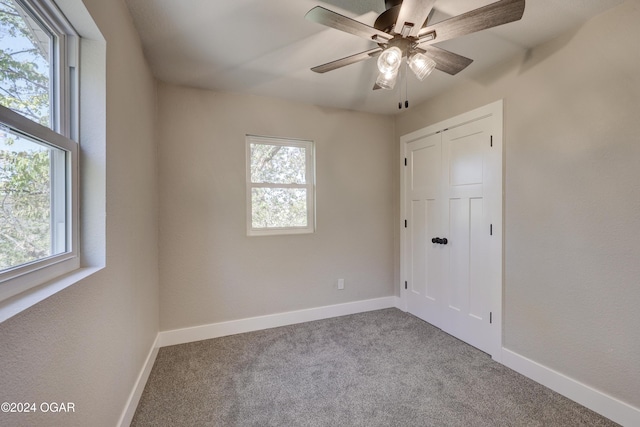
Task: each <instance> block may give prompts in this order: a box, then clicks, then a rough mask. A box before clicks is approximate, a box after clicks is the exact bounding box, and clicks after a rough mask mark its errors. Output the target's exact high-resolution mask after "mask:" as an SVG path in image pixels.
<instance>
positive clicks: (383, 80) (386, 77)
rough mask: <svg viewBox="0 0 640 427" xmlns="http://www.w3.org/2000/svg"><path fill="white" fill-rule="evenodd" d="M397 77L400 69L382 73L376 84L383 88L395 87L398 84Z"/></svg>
mask: <svg viewBox="0 0 640 427" xmlns="http://www.w3.org/2000/svg"><path fill="white" fill-rule="evenodd" d="M397 77H398V70H395V71H390V72H388V73H380V74H378V78H377V79H376V84H377V85H378V86H380V87H381V88H382V89H393V87H394V86H395V85H396V80H397Z"/></svg>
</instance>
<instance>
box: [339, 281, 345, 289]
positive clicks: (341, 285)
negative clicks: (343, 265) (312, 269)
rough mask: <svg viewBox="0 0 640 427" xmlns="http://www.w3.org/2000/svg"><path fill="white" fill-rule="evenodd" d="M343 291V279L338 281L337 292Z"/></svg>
mask: <svg viewBox="0 0 640 427" xmlns="http://www.w3.org/2000/svg"><path fill="white" fill-rule="evenodd" d="M343 289H344V279H338V290H339V291H341V290H343Z"/></svg>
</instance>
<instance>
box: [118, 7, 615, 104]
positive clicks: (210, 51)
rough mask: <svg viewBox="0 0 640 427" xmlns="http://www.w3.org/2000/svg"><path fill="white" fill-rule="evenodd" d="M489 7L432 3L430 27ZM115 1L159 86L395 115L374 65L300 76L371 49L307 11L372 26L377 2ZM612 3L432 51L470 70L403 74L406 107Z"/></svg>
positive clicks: (527, 17)
mask: <svg viewBox="0 0 640 427" xmlns="http://www.w3.org/2000/svg"><path fill="white" fill-rule="evenodd" d="M493 1H495V0H437V1H436V6H435V7H436V11H437V12H436V14H435V15H434V21H433V22H436V21H440V20H442V19H445V18H447V17H449V16H454V15H458V14H460V13H464V12H467V11H469V10H472V9H475V8H478V7H480V6H484V5H486V4H489V3H492V2H493ZM125 2H126V3H127V5H128V7H129V9H130V11H131V14H132V15H133V20H134V23H135V25H136V28H137V29H138V32H139V33H140V37H141V39H142V44H143V46H144V50H145V54H146V56H147V59H148V61H149V64H150V66H151V68H152V70H153V73H154V74H155V76H156V77H157V78H158V79H160V80H162V81H165V82H171V83H176V84H180V85H186V86H193V87H198V88H207V89H212V90H216V91H226V92H245V93H252V94H256V95H263V96H272V97H278V98H285V99H290V100H295V101H300V102H305V103H309V104H316V105H321V106H327V107H338V108H345V109H351V110H360V111H367V112H374V113H382V114H395V113H398V112H399V110H398V99H399V94H398V92H397V91H395V90H394V91H385V90H377V91H373V90H371V89H372V87H373V84H374V82H375V78H376V66H375V60H367V61H364V62H361V63H358V64H353V65H349V66H347V67H344V68H341V69H338V70H334V71H331V72H329V73H325V74H317V73H314V72H312V71H311V70H310V68H311V67H313V66H316V65H320V64H324V63H326V62H330V61H333V60H335V59H339V58H342V57H345V56H349V55H352V54H354V53H358V52H361V51H363V50H367V49H371V48H373V47H375V44H374V43H373V42H369V41H367V40H363V39H360V38H358V37H356V36H353V35H350V34H346V33H343V32H340V31H337V30H334V29H330V28H327V27H324V26H322V25H319V24H316V23H313V22H310V21H307V20H306V19H304V15H305V14H306V13H307V11H309V9H311V8H312V7H314V6H318V5H320V6H324V7H326V8H328V9H331V10H334V11H336V12H338V13H341V14H343V15H346V16H349V17H351V18H354V19H357V20H360V21H362V22H364V23H366V24H368V25H373V22H374V21H375V19H376V17H377V16H378V14H380V13H381V12H383V11H384V0H324V1H318V0H269V1H267V0H227V1H223V0H180V1H177V0H125ZM622 2H623V0H562V1H559V0H528V1H527V4H526V8H525V12H524V16H523V18H522V20H520V21H516V22H513V23H510V24H506V25H503V26H500V27H497V28H493V29H489V30H485V31H482V32H480V33H476V34H471V35H468V36H464V37H460V38H458V39H455V40H451V41H448V42H443V43H440V44H438V45H437V46H439V47H442V48H446V49H448V50H450V51H452V52H455V53H457V54H460V55H463V56H467V57H469V58H471V59H473V60H474V62H473V63H472V64H471V65H470V66H469V67H468V68H467V69H465V70H464V71H462V72H460V73H459V74H458V75H456V76H449V75H447V74H444V73H442V72H440V71H434V73H433V74H431V75H430V76H429V77H427V78H426V79H425V80H424V81H423V82H419V81H418V80H417V79H415V78H414V77H413V76H410V77H409V79H408V88H409V100H410V102H411V104H412V105H416V104H418V103H420V102H422V101H424V100H426V99H428V98H429V97H431V96H434V95H436V94H438V93H441V92H442V91H443V90H445V89H446V88H447V87H449V86H450V85H452V84H454V83H455V82H456V81H458V80H460V79H474V78H476V77H477V76H479V75H480V74H481V73H482V71H483V70H486V69H487V68H488V67H491V66H492V65H494V64H496V63H498V62H500V61H503V60H505V59H507V58H508V57H510V56H513V55H516V54H518V53H523V52H525V51H526V50H528V49H530V48H532V47H535V46H537V45H539V44H540V43H543V42H545V41H548V40H550V39H552V38H555V37H557V36H559V35H560V34H562V33H564V32H566V31H570V30H574V29H575V28H577V27H579V26H580V25H581V24H582V23H584V22H586V21H587V20H588V19H589V18H591V17H592V16H595V15H597V14H598V13H601V12H603V11H604V10H606V9H609V8H611V7H613V6H615V5H617V4H620V3H622ZM396 88H398V85H396ZM403 91H404V89H403ZM403 99H404V96H403Z"/></svg>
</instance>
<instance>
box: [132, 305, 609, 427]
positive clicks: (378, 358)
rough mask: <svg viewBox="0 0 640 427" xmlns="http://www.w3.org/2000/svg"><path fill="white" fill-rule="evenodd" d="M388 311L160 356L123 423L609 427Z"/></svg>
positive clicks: (172, 349) (606, 422) (166, 349)
mask: <svg viewBox="0 0 640 427" xmlns="http://www.w3.org/2000/svg"><path fill="white" fill-rule="evenodd" d="M612 425H616V424H614V423H613V422H611V421H609V420H607V419H605V418H603V417H601V416H599V415H598V414H596V413H594V412H592V411H590V410H588V409H586V408H584V407H582V406H580V405H578V404H577V403H574V402H572V401H571V400H569V399H566V398H564V397H562V396H561V395H559V394H557V393H554V392H553V391H551V390H549V389H547V388H545V387H543V386H541V385H539V384H537V383H535V382H533V381H531V380H529V379H527V378H525V377H523V376H521V375H520V374H518V373H516V372H514V371H512V370H510V369H508V368H506V367H504V366H502V365H500V364H498V363H496V362H494V361H492V360H491V358H490V357H489V356H487V355H486V354H484V353H482V352H480V351H478V350H476V349H475V348H473V347H471V346H469V345H467V344H465V343H463V342H461V341H459V340H457V339H455V338H453V337H451V336H450V335H447V334H446V333H444V332H442V331H441V330H439V329H437V328H435V327H433V326H431V325H429V324H428V323H425V322H423V321H421V320H419V319H417V318H416V317H413V316H411V315H408V314H406V313H403V312H402V311H400V310H397V309H387V310H380V311H374V312H369V313H361V314H355V315H351V316H344V317H338V318H333V319H327V320H320V321H316V322H309V323H303V324H299V325H292V326H285V327H281V328H275V329H269V330H264V331H257V332H251V333H246V334H240V335H233V336H228V337H222V338H216V339H212V340H206V341H199V342H194V343H189V344H181V345H176V346H171V347H164V348H162V349H160V351H159V353H158V357H157V359H156V362H155V365H154V367H153V370H152V372H151V375H150V377H149V381H148V382H147V385H146V388H145V390H144V393H143V395H142V398H141V400H140V404H139V405H138V409H137V411H136V414H135V417H134V419H133V423H132V426H156V427H157V426H367V427H371V426H474V427H480V426H612Z"/></svg>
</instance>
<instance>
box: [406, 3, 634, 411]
mask: <svg viewBox="0 0 640 427" xmlns="http://www.w3.org/2000/svg"><path fill="white" fill-rule="evenodd" d="M638 22H640V2H639V1H638V0H633V1H627V2H626V3H625V4H623V5H621V6H619V7H617V8H615V9H612V10H611V11H609V12H606V13H605V14H603V15H601V16H599V17H596V18H595V19H593V20H592V21H590V22H589V23H587V24H586V25H584V26H583V27H582V28H580V29H577V30H576V31H575V33H572V34H568V35H567V36H565V37H563V38H561V39H558V40H555V41H553V42H551V43H549V44H546V45H544V46H542V47H540V48H538V49H535V50H533V51H532V52H530V54H529V55H527V56H526V57H522V58H517V59H516V60H514V61H512V62H510V63H508V64H503V66H501V67H497V68H496V69H494V70H491V71H490V72H488V73H486V75H484V76H483V78H481V79H478V80H476V81H464V82H462V83H460V84H459V85H458V86H456V87H455V88H454V89H453V90H451V91H448V92H447V93H446V94H444V95H442V96H440V97H438V98H437V99H433V100H432V101H430V102H428V103H427V104H425V105H422V106H420V107H418V108H413V109H411V110H409V111H408V112H406V113H404V114H402V115H399V116H398V117H397V120H396V136H397V137H399V136H400V135H403V134H406V133H408V132H411V131H414V130H416V129H419V128H422V127H425V126H426V125H428V124H431V123H436V122H438V121H440V120H442V119H445V118H448V117H451V116H454V115H457V114H459V113H462V112H464V111H468V110H471V109H474V108H476V107H479V106H482V105H485V104H488V103H490V102H492V101H495V100H498V99H501V98H504V100H505V146H506V153H505V154H506V155H505V157H506V169H505V171H506V176H505V188H506V197H505V253H506V255H505V285H504V310H505V317H504V334H505V335H504V345H505V347H507V348H508V349H510V350H513V351H515V352H517V353H519V354H521V355H523V356H526V357H528V358H530V359H532V360H534V361H536V362H539V363H541V364H543V365H546V366H548V367H550V368H552V369H555V370H557V371H559V372H561V373H563V374H565V375H567V376H569V377H571V378H574V379H577V380H578V381H581V382H583V383H584V384H587V385H589V386H592V387H594V388H596V389H598V390H601V391H603V392H605V393H608V394H610V395H612V396H614V397H617V398H619V399H621V400H623V401H625V402H627V403H630V404H632V405H634V406H635V407H640V393H639V392H638V391H639V389H638V386H639V384H640V369H638V361H639V360H640V334H638V325H640V310H638V307H639V306H640V287H639V283H640V262H639V261H638V260H640V246H639V245H638V243H639V242H640V186H639V185H638V182H640V167H639V166H640V162H639V159H640V137H639V135H640V120H639V118H640V115H639V112H640V50H639V49H638V41H639V40H640V25H638ZM398 233H399V230H398V229H396V235H398Z"/></svg>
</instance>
